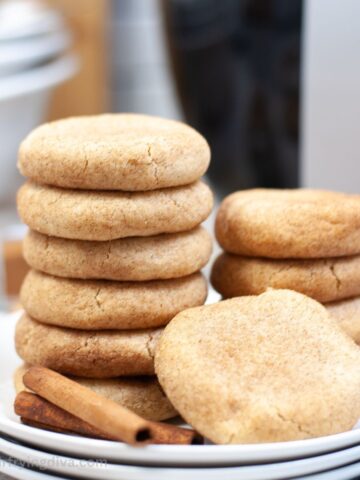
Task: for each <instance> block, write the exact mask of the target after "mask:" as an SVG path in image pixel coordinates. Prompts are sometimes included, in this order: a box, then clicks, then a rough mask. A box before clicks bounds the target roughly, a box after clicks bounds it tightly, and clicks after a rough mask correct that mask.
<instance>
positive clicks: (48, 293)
mask: <svg viewBox="0 0 360 480" xmlns="http://www.w3.org/2000/svg"><path fill="white" fill-rule="evenodd" d="M206 296H207V283H206V280H205V278H204V276H203V275H202V274H201V273H193V274H192V275H189V276H187V277H182V278H174V279H172V280H152V281H149V282H113V281H106V280H78V279H76V280H75V279H68V278H61V277H54V276H52V275H47V274H46V273H41V272H37V271H36V270H30V272H29V273H28V274H27V276H26V278H25V280H24V282H23V284H22V287H21V292H20V299H21V303H22V305H23V307H24V309H25V310H26V312H27V313H28V314H29V315H30V316H31V317H33V318H35V319H36V320H38V321H40V322H42V323H46V324H50V325H57V326H60V327H67V328H76V329H82V330H104V329H106V330H109V329H120V330H128V329H130V330H132V329H138V328H154V327H159V326H162V325H165V324H166V323H168V322H169V321H170V320H171V319H172V318H173V317H174V316H175V315H176V314H177V313H179V312H181V311H182V310H185V309H186V308H190V307H195V306H198V305H203V304H204V302H205V300H206Z"/></svg>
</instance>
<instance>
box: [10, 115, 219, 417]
mask: <svg viewBox="0 0 360 480" xmlns="http://www.w3.org/2000/svg"><path fill="white" fill-rule="evenodd" d="M209 160H210V151H209V147H208V145H207V143H206V141H205V140H204V138H203V137H202V136H201V135H200V134H198V133H197V132H196V131H194V130H193V129H191V128H190V127H188V126H186V125H184V124H181V123H178V122H174V121H169V120H164V119H160V118H154V117H148V116H141V115H130V114H117V115H115V114H114V115H101V116H97V117H79V118H70V119H66V120H61V121H57V122H54V123H50V124H46V125H43V126H41V127H39V128H37V129H36V130H34V131H33V132H32V133H31V134H30V135H29V136H28V137H27V138H26V139H25V140H24V142H23V143H22V145H21V148H20V154H19V167H20V171H21V172H22V173H23V174H24V175H25V176H27V177H28V178H29V179H30V180H29V181H28V182H27V183H26V184H25V185H23V186H22V188H21V189H20V191H19V193H18V210H19V214H20V217H21V219H22V220H23V221H24V223H25V224H27V225H28V226H29V227H30V229H31V230H30V232H29V234H28V236H27V237H26V239H25V241H24V256H25V259H26V261H27V262H28V264H29V265H30V267H31V268H32V270H31V271H30V272H29V274H28V276H27V277H26V279H25V281H24V283H23V286H22V290H21V302H22V305H23V307H24V309H25V312H26V313H25V314H24V315H23V317H22V319H21V320H20V321H19V323H18V326H17V332H16V347H17V351H18V353H19V355H20V357H21V358H22V359H23V360H24V361H25V362H26V363H27V364H33V365H35V364H36V365H42V366H46V367H49V368H52V369H54V370H57V371H58V372H60V373H63V374H68V375H72V376H76V377H79V381H80V382H82V383H86V384H87V385H88V386H92V387H93V388H95V389H98V390H101V392H102V393H103V394H107V395H108V396H110V397H111V398H114V399H115V400H119V401H122V402H123V400H121V399H123V397H124V396H125V397H127V398H128V399H129V398H131V399H132V400H131V401H130V402H129V401H128V402H127V404H126V406H128V407H130V408H132V409H133V410H135V411H136V412H137V413H140V414H142V415H145V416H147V417H148V418H149V417H150V418H152V419H156V420H161V419H164V418H168V417H169V416H173V415H174V409H173V408H172V406H171V405H170V404H169V402H168V400H167V399H166V397H165V396H164V395H163V393H162V391H161V389H160V387H159V385H158V384H157V382H156V379H155V377H152V376H153V375H154V361H153V358H154V348H155V345H156V342H157V340H158V338H159V336H160V335H161V332H162V330H163V326H164V325H166V324H167V323H168V322H169V321H170V320H171V319H172V317H173V316H174V315H176V314H177V313H178V312H180V311H182V310H184V309H186V308H189V307H193V306H197V305H201V304H203V303H204V302H205V299H206V295H207V284H206V281H205V279H204V277H203V276H202V274H201V273H200V269H201V268H202V267H203V266H204V265H205V264H206V263H207V261H208V259H209V256H210V253H211V239H210V237H209V234H208V233H207V232H206V231H205V230H204V229H203V228H202V227H201V226H200V223H201V222H202V221H203V220H205V219H206V218H207V216H208V215H209V213H210V211H211V209H212V205H213V198H212V193H211V191H210V189H209V188H208V187H207V186H206V185H205V184H204V183H202V182H201V181H199V178H200V177H201V176H202V175H203V174H204V173H205V171H206V169H207V167H208V164H209ZM140 375H147V376H149V378H148V380H146V381H142V382H140V381H139V380H136V379H131V378H130V379H129V378H127V379H126V380H124V379H122V380H121V379H119V377H124V376H126V377H129V376H130V377H134V376H140ZM85 379H86V380H85ZM124 388H125V390H124ZM120 390H121V392H122V393H120ZM124 391H125V392H132V394H131V395H130V393H129V394H125V393H124ZM149 404H151V405H150V406H151V408H150V406H149Z"/></svg>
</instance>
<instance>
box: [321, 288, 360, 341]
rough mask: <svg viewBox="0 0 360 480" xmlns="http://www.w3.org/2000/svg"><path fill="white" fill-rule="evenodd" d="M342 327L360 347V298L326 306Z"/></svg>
mask: <svg viewBox="0 0 360 480" xmlns="http://www.w3.org/2000/svg"><path fill="white" fill-rule="evenodd" d="M324 306H325V307H326V310H327V311H328V312H329V314H330V315H331V316H332V318H334V319H335V320H336V321H337V323H338V324H339V325H340V327H341V328H342V329H343V330H344V332H345V333H347V334H348V335H349V336H350V337H351V338H352V339H353V340H354V342H356V343H357V344H358V345H360V297H355V298H349V299H347V300H342V301H340V302H332V303H327V304H325V305H324Z"/></svg>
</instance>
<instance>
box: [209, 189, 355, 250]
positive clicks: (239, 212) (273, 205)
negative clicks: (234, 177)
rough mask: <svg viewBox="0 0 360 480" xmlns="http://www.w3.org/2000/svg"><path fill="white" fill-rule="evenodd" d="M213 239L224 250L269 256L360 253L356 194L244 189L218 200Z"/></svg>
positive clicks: (301, 190) (302, 190)
mask: <svg viewBox="0 0 360 480" xmlns="http://www.w3.org/2000/svg"><path fill="white" fill-rule="evenodd" d="M215 230H216V237H217V239H218V241H219V243H220V245H221V246H222V247H223V248H224V250H226V251H228V252H230V253H236V254H239V255H248V256H255V257H270V258H323V257H341V256H345V255H356V254H358V253H360V195H346V194H343V193H336V192H329V191H322V190H306V189H298V190H270V189H269V190H265V189H258V190H244V191H241V192H236V193H233V194H232V195H229V196H228V197H226V199H225V200H224V201H223V202H222V204H221V206H220V208H219V211H218V213H217V218H216V228H215Z"/></svg>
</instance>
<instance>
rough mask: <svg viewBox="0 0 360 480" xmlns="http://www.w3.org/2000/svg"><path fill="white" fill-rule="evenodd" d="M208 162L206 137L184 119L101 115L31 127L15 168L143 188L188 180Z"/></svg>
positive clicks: (56, 178) (62, 183)
mask: <svg viewBox="0 0 360 480" xmlns="http://www.w3.org/2000/svg"><path fill="white" fill-rule="evenodd" d="M209 161H210V149H209V146H208V144H207V142H206V140H205V139H204V138H203V137H202V136H201V135H200V134H199V133H198V132H196V131H195V130H194V129H192V128H191V127H189V126H187V125H185V124H183V123H180V122H176V121H173V120H167V119H164V118H159V117H151V116H147V115H135V114H106V115H96V116H83V117H73V118H66V119H63V120H58V121H56V122H52V123H47V124H44V125H41V126H40V127H38V128H36V129H35V130H33V131H32V132H31V133H30V134H29V135H28V136H27V137H26V139H25V140H24V141H23V142H22V144H21V146H20V151H19V161H18V167H19V169H20V172H21V173H22V174H23V175H24V176H25V177H29V178H31V179H32V180H34V181H35V182H38V183H44V184H48V185H55V186H59V187H66V188H76V189H79V188H80V189H95V190H126V191H145V190H155V189H159V188H165V187H175V186H179V185H187V184H189V183H192V182H194V181H195V180H197V179H198V178H200V177H201V176H202V175H203V174H204V173H205V172H206V170H207V167H208V165H209Z"/></svg>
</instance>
